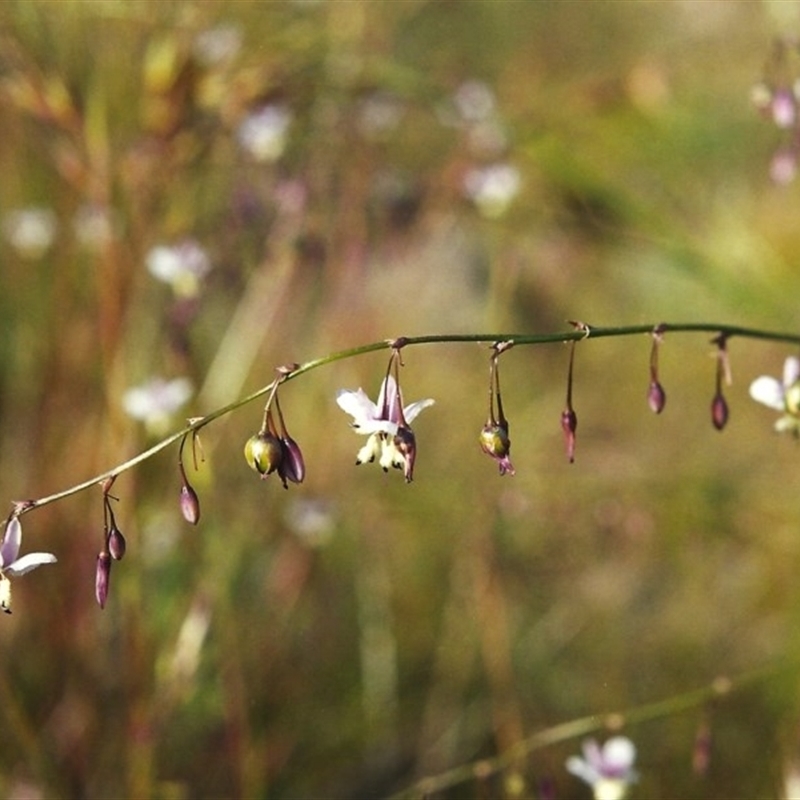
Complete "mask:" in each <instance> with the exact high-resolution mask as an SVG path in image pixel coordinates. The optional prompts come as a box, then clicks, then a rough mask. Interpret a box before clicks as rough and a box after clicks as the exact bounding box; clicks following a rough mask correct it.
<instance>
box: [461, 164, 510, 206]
mask: <svg viewBox="0 0 800 800" xmlns="http://www.w3.org/2000/svg"><path fill="white" fill-rule="evenodd" d="M520 183H521V180H520V175H519V170H517V168H516V167H514V166H512V165H511V164H491V165H489V166H487V167H479V168H475V169H471V170H470V171H469V172H468V173H467V174H466V176H465V177H464V193H465V194H466V196H467V197H468V198H469V199H470V200H472V202H473V203H475V205H476V206H477V208H478V211H480V213H481V214H483V216H485V217H489V218H490V219H496V218H497V217H500V216H501V215H502V214H503V213H504V212H505V211H506V209H507V208H508V206H509V205H510V204H511V201H512V200H513V199H514V198H515V197H516V196H517V194H518V192H519V188H520Z"/></svg>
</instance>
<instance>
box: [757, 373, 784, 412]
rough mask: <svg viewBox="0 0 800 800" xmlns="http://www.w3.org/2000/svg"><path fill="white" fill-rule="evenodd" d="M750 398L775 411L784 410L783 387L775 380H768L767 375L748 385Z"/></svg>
mask: <svg viewBox="0 0 800 800" xmlns="http://www.w3.org/2000/svg"><path fill="white" fill-rule="evenodd" d="M750 397H752V398H753V400H755V401H756V402H758V403H763V404H764V405H765V406H769V407H770V408H774V409H775V410H776V411H783V410H784V408H785V405H784V396H783V385H782V384H781V383H780V381H778V380H777V379H776V378H770V377H768V376H767V375H762V376H761V377H760V378H756V379H755V380H754V381H753V382H752V383H751V384H750Z"/></svg>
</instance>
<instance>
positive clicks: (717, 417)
mask: <svg viewBox="0 0 800 800" xmlns="http://www.w3.org/2000/svg"><path fill="white" fill-rule="evenodd" d="M711 421H712V422H713V423H714V427H715V428H716V429H717V430H718V431H721V430H722V429H723V428H724V427H725V425H726V424H727V422H728V403H727V402H726V400H725V397H724V396H723V395H722V392H717V393H716V394H715V395H714V399H713V400H712V401H711Z"/></svg>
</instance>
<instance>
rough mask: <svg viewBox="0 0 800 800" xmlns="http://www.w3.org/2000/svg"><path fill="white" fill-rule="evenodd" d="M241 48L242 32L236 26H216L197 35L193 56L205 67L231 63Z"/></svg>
mask: <svg viewBox="0 0 800 800" xmlns="http://www.w3.org/2000/svg"><path fill="white" fill-rule="evenodd" d="M241 46H242V31H241V30H240V29H239V27H238V26H237V25H217V26H216V27H215V28H211V29H210V30H207V31H202V33H198V34H197V36H196V37H195V40H194V54H195V56H196V57H197V59H198V61H200V63H202V64H204V65H205V66H207V67H213V66H217V65H221V64H226V63H229V62H231V61H233V59H234V58H236V55H237V54H238V53H239V50H240V48H241Z"/></svg>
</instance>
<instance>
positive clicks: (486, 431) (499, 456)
mask: <svg viewBox="0 0 800 800" xmlns="http://www.w3.org/2000/svg"><path fill="white" fill-rule="evenodd" d="M478 441H479V443H480V446H481V450H483V452H484V453H486V455H487V456H490V457H491V458H493V459H494V460H495V461H496V462H497V466H498V468H499V470H500V474H501V475H514V474H515V470H514V465H513V464H512V463H511V461H510V459H509V454H510V452H511V439H509V438H508V426H507V425H505V426H503V425H500V424H498V423H496V422H495V423H491V422H487V423H486V425H484V426H483V428H482V429H481V432H480V436H479V437H478Z"/></svg>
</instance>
